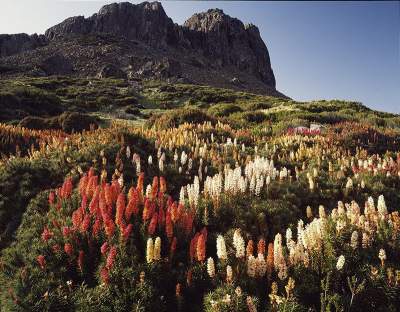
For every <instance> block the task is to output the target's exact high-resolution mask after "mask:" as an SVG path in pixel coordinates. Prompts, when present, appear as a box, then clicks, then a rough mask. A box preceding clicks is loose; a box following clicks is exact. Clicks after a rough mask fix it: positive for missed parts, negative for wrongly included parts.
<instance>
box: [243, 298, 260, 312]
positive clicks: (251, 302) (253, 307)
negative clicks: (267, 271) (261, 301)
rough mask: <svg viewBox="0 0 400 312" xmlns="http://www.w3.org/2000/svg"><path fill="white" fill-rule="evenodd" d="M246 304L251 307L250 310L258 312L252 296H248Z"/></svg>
mask: <svg viewBox="0 0 400 312" xmlns="http://www.w3.org/2000/svg"><path fill="white" fill-rule="evenodd" d="M246 304H247V308H248V309H249V312H257V308H256V305H255V304H254V301H253V299H252V298H251V297H250V296H247V298H246Z"/></svg>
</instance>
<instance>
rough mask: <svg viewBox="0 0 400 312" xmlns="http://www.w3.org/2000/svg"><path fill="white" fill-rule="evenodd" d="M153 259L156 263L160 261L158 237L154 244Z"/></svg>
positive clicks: (159, 241)
mask: <svg viewBox="0 0 400 312" xmlns="http://www.w3.org/2000/svg"><path fill="white" fill-rule="evenodd" d="M153 258H154V260H155V261H158V260H160V259H161V238H160V237H157V238H156V240H155V242H154V253H153Z"/></svg>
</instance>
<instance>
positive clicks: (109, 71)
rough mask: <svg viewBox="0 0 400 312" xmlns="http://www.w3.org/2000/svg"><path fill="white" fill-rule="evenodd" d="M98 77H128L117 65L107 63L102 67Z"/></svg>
mask: <svg viewBox="0 0 400 312" xmlns="http://www.w3.org/2000/svg"><path fill="white" fill-rule="evenodd" d="M97 77H98V78H100V79H103V78H120V79H124V78H126V74H125V73H124V72H123V71H122V70H121V69H120V68H118V67H117V66H115V65H113V64H107V65H105V66H103V67H102V69H101V70H100V72H99V73H98V74H97Z"/></svg>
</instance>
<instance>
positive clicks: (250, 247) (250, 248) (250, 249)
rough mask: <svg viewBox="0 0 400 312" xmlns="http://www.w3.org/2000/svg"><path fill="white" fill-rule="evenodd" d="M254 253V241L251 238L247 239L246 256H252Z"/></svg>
mask: <svg viewBox="0 0 400 312" xmlns="http://www.w3.org/2000/svg"><path fill="white" fill-rule="evenodd" d="M253 253H254V243H253V240H252V239H251V240H249V242H248V243H247V247H246V257H247V258H248V257H250V256H252V255H253Z"/></svg>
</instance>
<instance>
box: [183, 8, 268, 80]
mask: <svg viewBox="0 0 400 312" xmlns="http://www.w3.org/2000/svg"><path fill="white" fill-rule="evenodd" d="M184 26H185V27H187V28H188V29H189V30H191V32H189V33H188V35H187V36H188V37H189V38H190V39H189V40H190V42H191V44H192V47H193V48H200V49H202V50H203V51H204V53H205V54H206V55H207V56H209V57H210V58H212V59H215V61H216V62H217V64H220V65H221V66H224V65H233V66H235V67H237V68H238V69H239V70H241V71H246V72H249V73H252V74H255V75H257V76H258V77H259V78H260V79H261V80H262V81H263V82H265V83H266V84H267V85H269V86H272V87H275V77H274V74H273V72H272V69H271V63H270V60H269V54H268V50H267V47H266V46H265V44H264V42H263V40H262V39H261V36H260V33H259V31H258V28H257V27H256V26H254V25H246V26H244V25H243V23H242V22H241V21H240V20H238V19H236V18H232V17H230V16H229V15H226V14H224V12H223V11H222V10H219V9H212V10H208V11H207V12H205V13H199V14H195V15H193V16H192V17H191V18H189V19H188V20H187V21H186V22H185V24H184Z"/></svg>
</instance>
